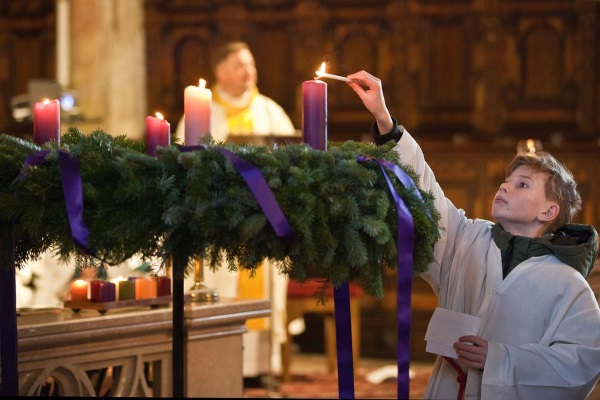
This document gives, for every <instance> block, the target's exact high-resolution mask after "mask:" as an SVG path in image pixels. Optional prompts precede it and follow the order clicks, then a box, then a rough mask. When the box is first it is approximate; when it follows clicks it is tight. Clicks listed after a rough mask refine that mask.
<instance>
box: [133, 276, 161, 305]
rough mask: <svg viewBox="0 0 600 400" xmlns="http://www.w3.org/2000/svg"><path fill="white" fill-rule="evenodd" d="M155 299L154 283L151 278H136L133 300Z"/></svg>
mask: <svg viewBox="0 0 600 400" xmlns="http://www.w3.org/2000/svg"><path fill="white" fill-rule="evenodd" d="M155 297H156V282H155V281H154V279H151V278H137V279H136V280H135V298H136V300H140V299H153V298H155Z"/></svg>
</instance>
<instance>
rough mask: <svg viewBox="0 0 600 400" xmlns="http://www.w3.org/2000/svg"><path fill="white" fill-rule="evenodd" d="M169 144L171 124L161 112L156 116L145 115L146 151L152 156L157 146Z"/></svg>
mask: <svg viewBox="0 0 600 400" xmlns="http://www.w3.org/2000/svg"><path fill="white" fill-rule="evenodd" d="M169 144H171V124H169V123H168V122H167V121H166V120H165V119H164V117H163V116H162V114H161V113H159V112H157V113H156V117H153V116H151V115H148V116H147V117H146V153H147V154H149V155H151V156H153V155H155V154H156V148H157V147H158V146H162V147H166V146H168V145H169Z"/></svg>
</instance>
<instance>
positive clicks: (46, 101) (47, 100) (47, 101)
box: [42, 99, 50, 105]
mask: <svg viewBox="0 0 600 400" xmlns="http://www.w3.org/2000/svg"><path fill="white" fill-rule="evenodd" d="M49 103H50V99H44V101H43V102H42V104H44V105H46V104H49Z"/></svg>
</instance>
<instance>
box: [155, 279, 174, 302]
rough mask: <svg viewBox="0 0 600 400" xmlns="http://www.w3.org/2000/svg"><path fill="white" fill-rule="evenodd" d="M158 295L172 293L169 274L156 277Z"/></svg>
mask: <svg viewBox="0 0 600 400" xmlns="http://www.w3.org/2000/svg"><path fill="white" fill-rule="evenodd" d="M156 295H157V296H158V297H160V296H170V295H171V278H169V277H168V276H157V277H156Z"/></svg>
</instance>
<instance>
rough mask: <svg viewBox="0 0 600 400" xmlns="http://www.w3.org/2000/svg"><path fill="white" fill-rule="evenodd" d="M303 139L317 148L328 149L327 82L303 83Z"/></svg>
mask: <svg viewBox="0 0 600 400" xmlns="http://www.w3.org/2000/svg"><path fill="white" fill-rule="evenodd" d="M302 141H303V142H304V143H306V144H308V145H309V146H310V147H311V148H313V149H316V150H327V84H326V83H325V82H323V81H320V80H317V79H315V80H312V81H305V82H303V83H302Z"/></svg>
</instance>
